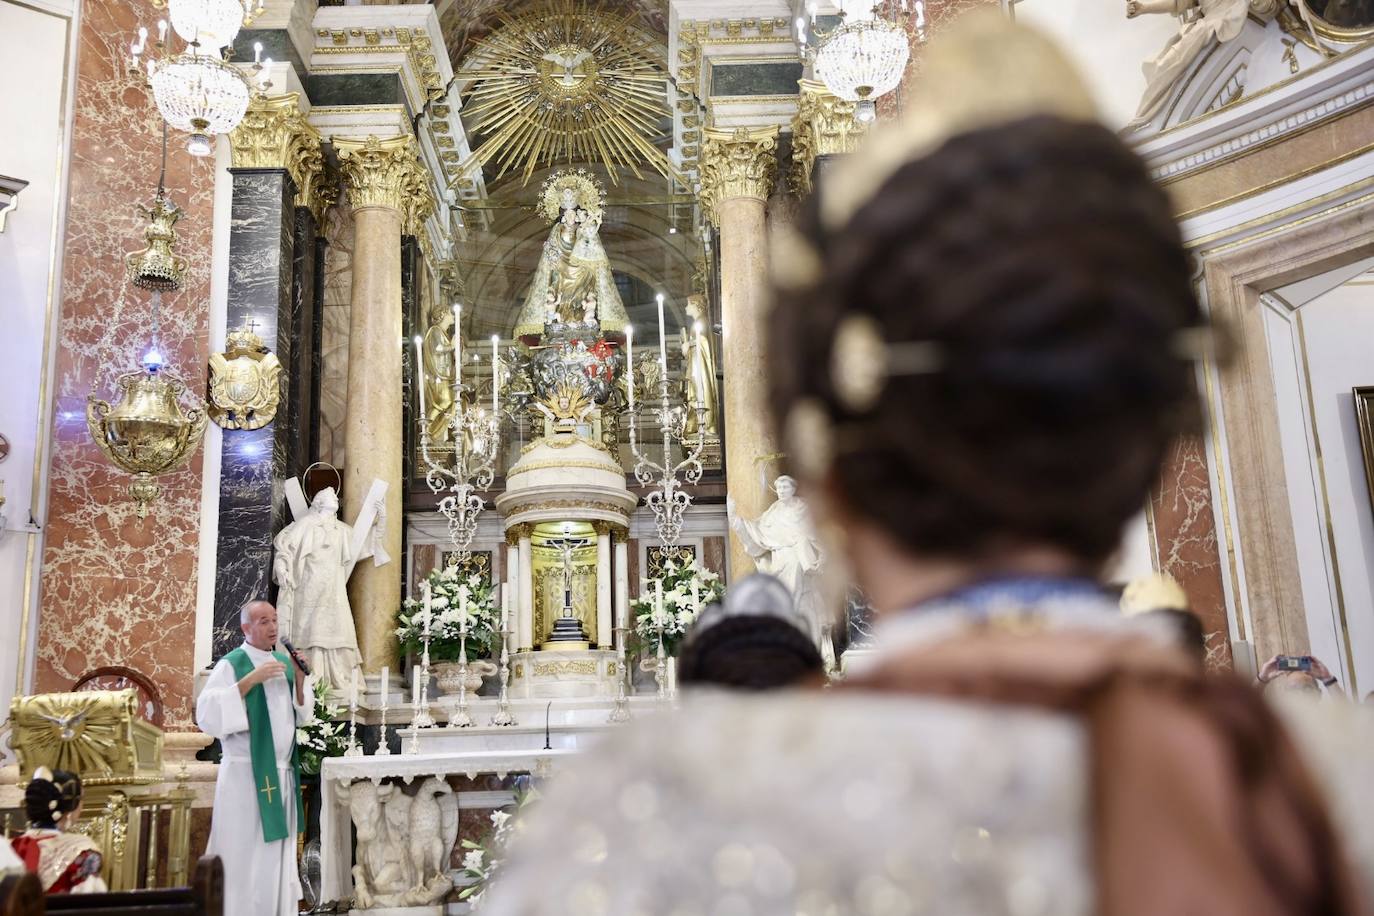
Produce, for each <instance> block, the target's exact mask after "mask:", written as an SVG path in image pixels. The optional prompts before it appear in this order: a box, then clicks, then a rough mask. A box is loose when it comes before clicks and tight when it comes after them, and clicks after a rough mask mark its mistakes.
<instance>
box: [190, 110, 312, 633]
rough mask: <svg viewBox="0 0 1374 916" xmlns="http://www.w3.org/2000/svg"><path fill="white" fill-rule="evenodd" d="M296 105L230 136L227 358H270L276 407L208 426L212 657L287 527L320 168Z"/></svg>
mask: <svg viewBox="0 0 1374 916" xmlns="http://www.w3.org/2000/svg"><path fill="white" fill-rule="evenodd" d="M298 99H299V94H298V93H294V92H293V93H287V94H286V95H283V96H273V97H267V98H259V99H256V100H255V101H254V102H253V104H252V106H251V107H250V109H249V111H248V112H247V114H245V116H244V119H243V121H242V123H240V125H239V126H238V127H237V128H236V129H235V130H234V132H233V134H232V135H231V137H230V142H231V144H232V149H233V167H232V168H231V169H230V173H231V175H232V176H233V193H232V201H231V205H230V217H229V220H230V222H229V290H228V314H227V319H226V332H227V334H228V335H229V346H228V347H226V349H232V347H233V345H234V344H235V342H237V343H240V344H247V345H249V346H265V347H266V348H267V349H268V350H269V351H271V352H272V353H273V354H274V355H275V356H276V357H277V360H278V361H279V362H280V363H281V375H280V385H281V390H280V398H281V400H280V402H279V403H278V404H277V406H276V411H275V414H274V416H273V418H272V419H271V420H270V422H268V423H266V424H265V425H261V426H257V428H240V424H236V423H235V422H233V421H231V420H228V419H225V420H223V421H221V420H218V419H217V421H216V422H220V423H221V425H223V426H225V430H224V436H223V446H222V454H221V463H220V484H219V491H220V492H219V525H218V535H217V543H216V545H215V553H216V557H215V611H214V614H215V626H214V630H213V633H214V646H213V654H214V657H216V658H218V657H219V656H221V655H223V654H224V653H226V652H228V651H229V650H230V649H232V648H234V647H235V646H237V645H238V644H239V643H240V642H241V641H242V640H241V634H240V633H239V619H238V615H239V608H240V607H242V605H243V604H244V603H245V602H248V601H251V600H253V599H255V598H268V597H269V595H270V591H271V577H272V538H273V537H274V536H275V534H276V533H277V532H278V531H280V530H281V528H282V527H283V526H284V525H285V524H287V523H288V522H289V521H290V518H289V512H288V510H287V509H286V506H285V501H284V500H282V499H280V497H279V494H280V493H281V492H282V487H283V482H284V481H285V479H286V478H287V477H289V476H291V475H292V474H293V473H299V472H300V470H301V469H302V468H303V466H304V462H303V459H304V457H305V456H304V454H303V449H304V445H305V443H303V442H302V439H301V436H300V430H299V417H300V397H301V396H302V392H301V387H300V378H301V376H302V375H304V376H306V377H308V375H309V372H308V369H307V368H305V367H307V366H308V358H307V359H305V360H302V359H299V358H298V356H300V355H302V346H303V345H305V344H308V340H301V339H300V337H301V330H302V329H301V325H302V318H303V316H302V303H301V301H300V299H299V298H298V296H297V287H296V277H295V273H296V265H297V251H296V243H297V240H298V232H297V218H296V211H297V205H298V204H305V203H307V202H308V195H309V194H311V193H312V189H314V188H316V187H317V185H318V176H319V174H320V172H321V171H322V170H323V165H324V159H323V155H322V154H321V152H320V137H319V134H318V133H316V132H315V130H314V128H312V127H310V125H309V124H307V123H306V121H305V118H304V117H303V116H302V115H301V112H300V109H299V107H298V105H297V102H298ZM302 190H304V193H305V194H306V195H307V198H306V199H304V200H303V199H302V197H301V194H302ZM306 212H307V214H308V213H309V211H308V210H306ZM309 218H311V217H308V216H307V219H309ZM313 247H314V244H313V239H311V240H310V248H311V249H312V250H313ZM312 273H313V267H312ZM255 337H256V338H257V339H256V340H255V339H254V338H255ZM307 394H308V389H307ZM212 415H213V414H212ZM241 425H246V426H249V427H253V426H256V422H254V421H251V420H250V421H249V422H248V423H246V424H241Z"/></svg>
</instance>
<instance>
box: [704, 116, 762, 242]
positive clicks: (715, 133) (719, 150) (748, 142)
mask: <svg viewBox="0 0 1374 916" xmlns="http://www.w3.org/2000/svg"><path fill="white" fill-rule="evenodd" d="M705 137H706V143H705V146H704V148H703V149H702V152H701V167H700V169H701V171H700V174H701V202H702V204H703V205H704V206H705V208H706V213H707V216H708V217H710V219H711V221H712V222H713V223H718V222H719V218H720V217H719V208H720V205H721V203H722V202H724V201H727V200H733V199H736V198H753V199H755V200H767V199H768V195H769V194H770V193H772V190H773V181H774V179H775V178H776V177H777V174H778V162H777V156H776V153H777V148H778V128H777V127H759V128H753V129H749V128H743V127H739V128H736V129H734V130H720V129H716V128H712V129H708V130H707V131H705Z"/></svg>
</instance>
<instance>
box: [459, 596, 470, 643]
mask: <svg viewBox="0 0 1374 916" xmlns="http://www.w3.org/2000/svg"><path fill="white" fill-rule="evenodd" d="M458 632H460V633H462V634H463V635H464V636H466V635H468V599H467V596H466V595H459V596H458Z"/></svg>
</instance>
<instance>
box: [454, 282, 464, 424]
mask: <svg viewBox="0 0 1374 916" xmlns="http://www.w3.org/2000/svg"><path fill="white" fill-rule="evenodd" d="M462 387H463V306H462V305H460V304H458V303H454V305H453V388H454V390H455V391H457V390H459V389H461V388H462ZM459 412H460V413H461V408H460V411H459Z"/></svg>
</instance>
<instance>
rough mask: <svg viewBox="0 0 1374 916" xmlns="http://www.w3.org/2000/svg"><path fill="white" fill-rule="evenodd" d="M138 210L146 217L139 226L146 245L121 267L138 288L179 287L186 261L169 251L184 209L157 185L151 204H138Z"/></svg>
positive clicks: (156, 290)
mask: <svg viewBox="0 0 1374 916" xmlns="http://www.w3.org/2000/svg"><path fill="white" fill-rule="evenodd" d="M138 212H139V213H142V214H143V216H144V217H145V218H146V219H147V220H148V225H147V227H146V228H144V230H143V240H144V241H145V242H147V245H146V246H145V247H144V248H142V249H140V250H138V251H135V252H132V253H130V254H128V255H126V256H125V258H124V269H125V272H126V274H127V276H128V278H129V282H130V283H132V284H133V285H134V286H137V287H139V288H140V289H148V290H153V291H154V292H162V293H166V292H172V291H174V290H178V289H181V284H182V281H184V280H185V279H186V268H187V266H188V262H187V260H186V259H185V258H183V257H181V256H180V255H178V254H176V253H175V252H173V251H172V246H173V245H175V244H176V241H177V233H176V229H175V228H173V227H175V226H176V224H177V220H179V219H181V217H182V216H183V215H185V212H186V211H184V210H182V209H181V208H180V207H178V206H177V205H176V204H174V203H172V202H171V201H170V200H168V199H167V194H166V192H165V191H164V190H163V189H162V187H161V186H160V185H159V186H158V189H157V196H156V197H154V198H153V204H152V206H151V207H145V206H143V205H141V204H140V205H139V206H138Z"/></svg>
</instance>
